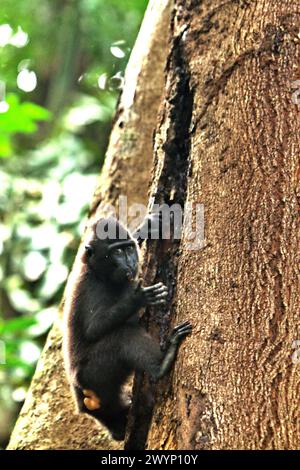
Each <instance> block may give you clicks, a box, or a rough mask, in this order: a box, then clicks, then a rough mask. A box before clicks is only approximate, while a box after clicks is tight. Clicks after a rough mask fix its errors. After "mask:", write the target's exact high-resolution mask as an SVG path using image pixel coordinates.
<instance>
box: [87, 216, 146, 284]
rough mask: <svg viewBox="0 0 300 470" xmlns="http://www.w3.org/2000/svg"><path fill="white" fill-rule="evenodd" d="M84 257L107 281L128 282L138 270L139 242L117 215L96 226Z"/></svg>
mask: <svg viewBox="0 0 300 470" xmlns="http://www.w3.org/2000/svg"><path fill="white" fill-rule="evenodd" d="M83 261H84V262H86V263H87V265H88V267H89V268H90V269H91V271H93V272H94V273H95V275H96V276H97V277H99V278H101V279H102V280H103V281H110V282H112V283H113V284H125V283H128V282H130V281H132V280H134V279H136V277H137V274H138V268H139V255H138V247H137V243H136V241H135V240H134V239H133V238H132V236H131V235H130V233H129V232H128V230H126V228H125V227H124V226H123V225H121V224H120V222H118V221H117V220H116V219H114V218H112V217H110V218H108V219H100V220H99V221H98V222H97V223H96V224H94V226H93V227H92V234H91V235H90V238H89V241H88V242H87V244H86V246H85V255H84V257H83Z"/></svg>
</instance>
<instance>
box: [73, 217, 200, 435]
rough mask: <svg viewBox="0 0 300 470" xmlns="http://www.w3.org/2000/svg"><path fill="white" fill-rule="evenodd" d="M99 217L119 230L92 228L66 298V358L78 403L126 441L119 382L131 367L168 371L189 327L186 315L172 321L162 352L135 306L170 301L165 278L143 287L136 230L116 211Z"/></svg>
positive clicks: (125, 405)
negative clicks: (129, 228)
mask: <svg viewBox="0 0 300 470" xmlns="http://www.w3.org/2000/svg"><path fill="white" fill-rule="evenodd" d="M99 223H101V224H102V226H103V224H104V226H105V227H108V225H109V224H111V227H113V228H115V234H114V236H113V237H112V238H111V237H110V236H109V235H108V236H107V237H106V238H104V239H99V238H98V236H97V234H96V227H98V225H97V224H95V226H94V227H93V229H92V234H91V238H90V240H89V241H88V244H87V245H86V247H85V253H84V254H83V256H82V261H83V267H82V271H81V274H80V277H79V278H78V280H77V283H76V285H75V287H74V288H73V292H71V294H70V295H69V298H67V299H66V305H65V314H66V322H67V325H66V332H65V335H64V350H65V362H66V369H67V373H68V376H69V380H70V383H71V387H72V389H73V392H74V395H75V399H76V402H77V406H78V410H79V411H80V412H85V413H88V414H90V415H91V416H93V417H94V418H96V419H97V420H99V421H100V422H101V423H102V424H104V425H105V426H106V427H107V428H108V430H109V431H110V433H111V435H112V437H113V438H114V439H116V440H123V439H124V437H125V428H126V422H127V414H128V410H129V407H130V403H129V400H127V401H126V400H125V399H124V397H122V393H121V390H122V385H123V384H124V383H125V382H126V379H128V377H129V375H130V374H131V373H132V372H133V371H139V372H145V373H146V374H148V376H149V378H150V380H152V381H154V382H156V381H157V380H158V379H160V378H161V377H163V376H164V375H165V374H166V373H167V372H168V371H169V370H170V368H171V366H172V364H173V362H174V360H175V357H176V352H177V349H178V346H179V345H180V343H181V341H182V340H183V339H184V338H185V336H186V335H187V334H189V333H190V332H191V329H192V327H191V325H190V324H189V322H185V323H182V324H181V325H179V326H177V327H176V328H174V330H173V332H172V334H171V335H170V337H169V340H168V342H167V347H166V350H165V352H162V351H161V349H160V347H159V344H158V343H156V341H154V340H153V339H152V338H151V337H150V336H149V334H148V333H147V332H146V331H145V329H144V328H143V327H142V326H140V324H139V316H138V311H139V310H140V309H141V308H142V307H145V306H147V305H153V306H156V305H163V304H165V302H166V298H167V295H168V292H167V288H166V287H165V286H164V285H163V284H162V283H158V284H155V285H153V286H150V287H142V285H141V281H139V280H138V275H139V272H138V271H139V253H138V244H137V241H136V239H137V238H138V234H137V233H136V234H134V235H133V236H132V235H130V233H129V232H128V231H127V230H126V229H125V228H124V227H123V226H122V225H121V224H120V223H119V222H118V221H117V220H116V219H113V218H109V219H100V221H99V222H98V224H99ZM97 233H98V228H97ZM134 237H135V238H136V239H135V238H134ZM101 238H102V237H101Z"/></svg>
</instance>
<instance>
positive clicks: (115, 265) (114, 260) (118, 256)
mask: <svg viewBox="0 0 300 470" xmlns="http://www.w3.org/2000/svg"><path fill="white" fill-rule="evenodd" d="M108 259H109V261H110V263H111V280H112V281H113V282H115V283H116V284H119V283H121V284H122V283H125V282H128V281H129V282H130V281H133V280H134V279H135V278H136V276H137V274H138V265H139V259H138V252H137V248H136V245H135V243H134V242H124V244H120V243H116V244H115V246H114V245H111V246H110V247H109V255H108Z"/></svg>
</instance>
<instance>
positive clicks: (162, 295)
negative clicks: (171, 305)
mask: <svg viewBox="0 0 300 470" xmlns="http://www.w3.org/2000/svg"><path fill="white" fill-rule="evenodd" d="M138 289H139V294H140V295H141V299H142V303H143V305H144V306H148V305H165V304H166V302H167V297H168V288H167V287H166V286H165V285H164V284H163V283H162V282H159V283H158V284H154V285H153V286H149V287H142V286H141V284H139V285H138Z"/></svg>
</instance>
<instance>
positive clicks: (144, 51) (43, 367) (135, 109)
mask: <svg viewBox="0 0 300 470" xmlns="http://www.w3.org/2000/svg"><path fill="white" fill-rule="evenodd" d="M171 4H172V1H171V0H160V1H155V0H151V1H150V2H149V6H148V9H147V12H146V14H145V18H144V22H143V24H142V27H141V31H140V33H139V36H138V39H137V42H136V45H135V47H134V49H133V51H132V54H131V59H130V61H129V64H128V67H127V71H126V81H125V87H124V91H123V94H122V96H121V99H120V104H119V108H118V111H117V116H116V119H115V123H114V127H113V131H112V135H111V139H110V144H109V148H108V151H107V157H106V162H105V166H104V168H103V170H102V173H101V176H100V180H99V185H98V188H97V190H96V192H95V196H94V199H93V203H92V207H91V211H90V218H91V219H93V218H95V217H98V216H99V215H100V213H102V210H103V209H104V207H105V205H106V204H115V205H116V204H117V198H118V196H119V195H126V196H127V197H128V203H129V204H131V203H133V202H139V203H146V201H147V189H148V183H149V180H150V170H151V166H152V135H153V131H154V128H155V125H156V118H157V112H158V106H159V103H160V99H161V94H162V92H163V88H164V67H165V59H166V57H167V47H168V34H167V31H168V26H169V22H170V8H171ZM78 266H79V263H78V259H77V261H75V264H74V268H73V276H70V280H69V282H68V284H69V285H70V283H71V282H73V281H72V278H73V277H74V275H75V276H76V270H77V269H78ZM61 343H62V325H61V319H59V320H58V321H57V323H56V324H55V326H54V327H53V329H52V331H51V332H50V334H49V337H48V340H47V344H46V346H45V349H44V351H43V354H42V356H41V359H40V361H39V363H38V366H37V370H36V373H35V375H34V378H33V381H32V384H31V387H30V390H29V393H28V396H27V398H26V401H25V404H24V406H23V409H22V411H21V413H20V416H19V419H18V421H17V423H16V426H15V428H14V431H13V433H12V436H11V440H10V443H9V446H8V449H11V450H18V449H26V450H29V449H30V450H37V449H120V448H121V444H119V443H116V442H114V441H112V440H111V439H110V438H109V436H108V433H107V432H106V431H105V430H104V429H102V428H101V427H100V426H99V425H97V424H96V423H95V422H94V421H93V420H92V419H91V418H89V417H88V416H78V415H76V414H75V411H74V409H75V406H74V403H73V400H72V398H71V395H70V390H69V385H68V383H67V381H66V377H65V372H64V366H63V359H62V354H61Z"/></svg>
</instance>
